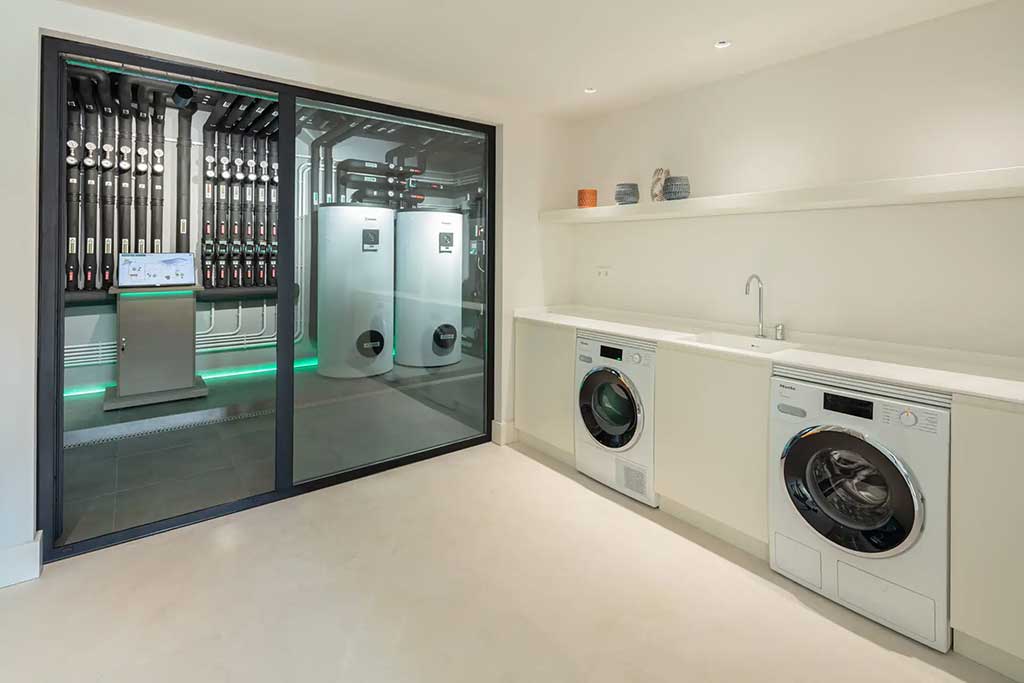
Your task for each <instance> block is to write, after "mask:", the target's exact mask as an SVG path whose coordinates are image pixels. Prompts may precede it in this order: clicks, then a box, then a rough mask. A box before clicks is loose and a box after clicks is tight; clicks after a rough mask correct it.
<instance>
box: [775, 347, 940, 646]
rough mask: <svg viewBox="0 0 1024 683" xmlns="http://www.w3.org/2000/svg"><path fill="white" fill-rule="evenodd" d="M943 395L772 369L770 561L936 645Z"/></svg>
mask: <svg viewBox="0 0 1024 683" xmlns="http://www.w3.org/2000/svg"><path fill="white" fill-rule="evenodd" d="M950 403H951V398H950V396H949V395H948V394H941V393H935V392H931V391H927V390H920V389H912V388H908V387H900V386H895V385H888V384H881V383H877V382H874V381H868V380H860V379H856V378H851V377H842V376H837V375H831V374H825V373H820V372H817V371H810V370H803V369H800V368H788V367H784V366H776V367H775V368H774V377H773V378H772V382H771V408H770V410H771V424H770V428H769V431H770V451H769V467H768V483H769V489H768V500H769V525H768V529H769V536H770V538H769V542H770V545H769V548H770V556H771V566H772V569H774V570H775V571H777V572H779V573H780V574H782V575H784V576H786V577H788V578H790V579H793V580H794V581H797V582H798V583H801V584H803V585H804V586H806V587H807V588H810V589H811V590H813V591H816V592H817V593H820V594H821V595H824V596H826V597H828V598H831V599H832V600H834V601H835V602H838V603H839V604H841V605H844V606H846V607H848V608H850V609H852V610H854V611H856V612H859V613H860V614H862V615H864V616H866V617H868V618H870V619H873V620H875V621H877V622H879V623H881V624H884V625H885V626H888V627H890V628H892V629H894V630H896V631H899V632H900V633H903V634H904V635H907V636H909V637H911V638H913V639H915V640H918V641H920V642H922V643H924V644H925V645H928V646H930V647H933V648H935V649H936V650H940V651H942V652H945V651H947V650H949V647H950V628H949V407H950Z"/></svg>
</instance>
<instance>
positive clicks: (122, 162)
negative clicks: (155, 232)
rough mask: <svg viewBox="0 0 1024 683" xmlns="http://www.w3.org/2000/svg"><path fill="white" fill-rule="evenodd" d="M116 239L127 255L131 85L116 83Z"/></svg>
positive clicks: (131, 241) (129, 239)
mask: <svg viewBox="0 0 1024 683" xmlns="http://www.w3.org/2000/svg"><path fill="white" fill-rule="evenodd" d="M117 108H118V110H117V238H118V240H119V241H120V249H119V251H120V252H121V253H129V252H131V250H132V244H134V237H133V235H132V159H133V158H134V155H133V153H132V85H131V82H130V81H129V80H128V78H127V77H125V76H121V77H120V78H119V79H118V81H117Z"/></svg>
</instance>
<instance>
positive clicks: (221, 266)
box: [216, 131, 231, 287]
mask: <svg viewBox="0 0 1024 683" xmlns="http://www.w3.org/2000/svg"><path fill="white" fill-rule="evenodd" d="M217 155H218V161H219V163H220V173H219V175H218V176H217V215H216V219H217V234H216V237H217V247H216V256H217V261H216V264H217V265H216V269H217V272H216V280H217V286H218V287H227V286H228V285H229V284H230V280H231V278H230V276H229V275H228V271H229V268H228V252H229V250H230V246H229V243H228V220H229V218H230V216H229V215H228V214H229V212H228V203H229V202H228V192H229V190H230V181H231V136H230V134H228V133H226V132H224V131H217Z"/></svg>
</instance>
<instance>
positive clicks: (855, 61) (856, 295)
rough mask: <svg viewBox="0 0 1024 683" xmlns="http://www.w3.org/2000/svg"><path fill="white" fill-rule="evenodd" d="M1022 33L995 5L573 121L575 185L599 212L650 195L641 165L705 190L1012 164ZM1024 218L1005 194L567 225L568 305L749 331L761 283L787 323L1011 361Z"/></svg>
mask: <svg viewBox="0 0 1024 683" xmlns="http://www.w3.org/2000/svg"><path fill="white" fill-rule="evenodd" d="M1022 26H1024V2H1019V0H1003V1H1002V2H997V3H994V4H990V5H985V6H982V7H979V8H976V9H973V10H969V11H967V12H963V13H960V14H955V15H951V16H948V17H945V18H942V19H938V20H935V21H931V22H927V23H924V24H919V25H917V26H915V27H911V28H909V29H905V30H902V31H899V32H895V33H890V34H887V35H883V36H879V37H877V38H872V39H869V40H865V41H862V42H859V43H855V44H851V45H848V46H845V47H842V48H839V49H836V50H832V51H829V52H826V53H822V54H819V55H816V56H812V57H808V58H804V59H800V60H798V61H794V62H790V63H787V64H783V65H780V66H776V67H772V68H769V69H765V70H763V71H759V72H755V73H752V74H749V75H746V76H743V77H739V78H735V79H731V80H728V81H722V82H720V83H717V84H713V85H709V86H706V87H702V88H699V89H695V90H691V91H688V92H685V93H681V94H678V95H673V96H671V97H666V98H663V99H659V100H656V101H653V102H650V103H648V104H646V105H644V106H641V107H637V108H635V109H630V110H628V111H620V112H616V113H614V114H612V115H608V116H605V117H602V118H598V119H594V120H587V121H581V122H576V123H575V124H574V125H573V126H572V130H573V141H572V146H573V148H574V156H575V158H577V159H578V160H579V164H578V166H577V168H576V171H575V174H574V177H575V180H576V183H577V186H579V187H583V186H595V187H598V188H599V191H600V196H601V203H610V202H611V199H612V193H613V188H614V183H616V182H623V181H635V182H640V183H641V185H642V186H643V188H644V192H643V193H644V195H645V198H644V201H647V199H646V192H647V185H648V184H649V182H650V181H649V179H650V176H651V171H652V169H653V168H654V167H656V166H667V167H670V168H671V169H672V171H673V172H675V173H677V174H686V175H689V176H690V179H691V185H692V187H693V192H694V194H695V195H706V194H724V193H732V192H745V191H755V190H765V189H774V188H781V187H800V186H812V185H824V184H832V183H840V182H847V181H861V180H871V179H876V178H886V177H899V176H913V175H925V174H932V173H946V172H954V171H966V170H977V169H985V168H996V167H1005V166H1014V165H1024V135H1021V131H1022V125H1024V50H1021V49H1020V28H1021V27H1022ZM731 49H742V46H741V45H736V46H735V47H733V48H731ZM572 201H573V198H572V196H571V194H567V195H566V196H565V197H564V198H563V202H562V203H563V205H568V206H571V205H572ZM1022 221H1024V203H1022V202H1021V201H1016V200H1004V201H991V202H972V203H962V204H955V205H954V204H944V205H936V206H928V207H923V206H918V207H893V208H884V209H857V210H848V211H818V212H809V213H801V214H795V213H790V214H772V215H760V216H731V217H720V218H703V219H696V220H688V221H664V222H658V223H652V224H638V223H629V224H621V225H607V224H606V225H600V226H578V227H575V228H569V231H570V232H573V233H574V241H575V245H576V248H575V251H576V254H575V259H576V267H575V271H574V272H575V275H574V302H575V303H581V304H587V305H603V306H613V307H623V308H629V309H634V310H640V311H643V312H657V313H662V314H669V315H672V314H674V315H693V316H696V317H703V318H708V319H712V320H721V321H727V322H738V323H747V322H752V321H753V319H754V314H755V313H754V312H755V306H756V304H755V303H754V301H753V300H751V299H749V298H746V297H744V296H743V283H744V281H745V279H746V277H747V275H748V274H750V273H752V272H758V273H760V274H761V276H762V277H763V278H764V280H765V282H766V285H767V287H766V308H767V313H766V315H768V316H769V317H770V318H772V319H773V320H782V321H785V322H786V323H787V324H788V325H789V326H790V327H791V328H794V329H799V330H802V331H813V332H820V333H827V334H835V335H841V336H852V337H861V338H868V339H876V340H885V341H897V342H908V343H916V344H928V345H935V346H942V347H953V348H962V349H966V350H976V351H985V352H993V353H1002V354H1012V355H1021V354H1024V311H1022V308H1021V306H1020V303H1019V302H1020V297H1021V294H1020V284H1019V282H1018V281H1017V278H1016V277H1015V276H1016V272H1017V271H1018V270H1019V263H1020V258H1021V254H1024V230H1022V229H1021V226H1022V224H1024V223H1022ZM559 229H560V228H558V227H557V226H551V227H549V228H548V230H549V232H554V231H556V230H559ZM598 265H602V266H612V271H611V276H610V277H609V278H608V279H598V278H597V277H596V274H595V270H596V266H598Z"/></svg>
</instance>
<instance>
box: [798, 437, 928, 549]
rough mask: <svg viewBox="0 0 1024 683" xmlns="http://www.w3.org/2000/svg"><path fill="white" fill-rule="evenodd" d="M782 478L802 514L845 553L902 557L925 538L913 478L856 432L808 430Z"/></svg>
mask: <svg viewBox="0 0 1024 683" xmlns="http://www.w3.org/2000/svg"><path fill="white" fill-rule="evenodd" d="M782 475H783V482H784V484H785V486H786V492H787V493H788V494H789V497H790V500H792V502H793V505H794V507H795V508H796V510H797V512H798V513H800V515H801V516H802V517H803V518H804V520H805V521H806V522H807V523H808V524H810V525H811V527H813V528H814V530H815V531H817V532H818V533H819V534H821V535H822V536H824V537H825V538H826V539H828V540H829V541H831V542H832V543H834V544H835V545H837V546H839V547H841V548H843V549H844V550H848V551H850V552H854V553H859V554H864V555H869V556H872V557H884V556H889V555H896V554H898V553H900V552H903V551H904V550H906V549H907V548H909V547H910V546H911V545H912V544H913V543H914V541H916V540H917V538H918V536H920V533H921V526H922V523H923V521H924V508H923V505H922V501H921V498H920V495H919V494H918V491H917V489H916V488H915V487H914V484H913V482H912V481H911V479H910V476H909V474H908V473H907V471H906V470H905V469H904V467H903V466H902V465H901V464H900V462H899V461H898V460H897V459H896V457H895V456H894V455H892V454H891V453H889V452H888V451H886V450H884V449H883V448H882V447H881V446H879V445H876V444H873V443H871V442H870V441H869V440H868V439H867V438H866V437H865V436H864V435H862V434H859V433H857V432H855V431H853V430H850V429H846V428H844V427H834V426H822V427H812V428H810V429H805V430H804V431H802V432H801V433H800V434H798V435H797V436H795V437H794V438H793V439H792V440H791V441H790V442H789V444H788V445H787V446H786V450H785V452H784V453H783V454H782Z"/></svg>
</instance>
